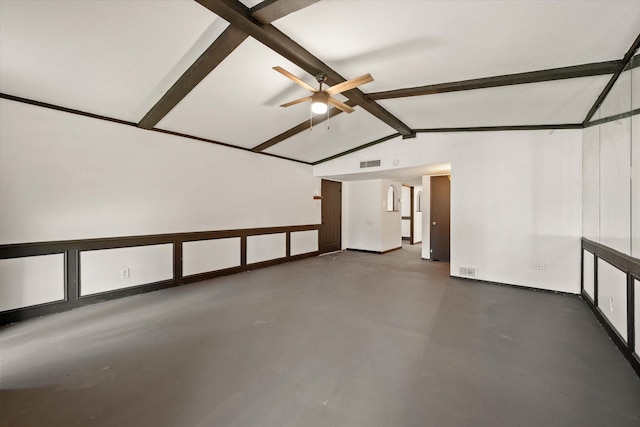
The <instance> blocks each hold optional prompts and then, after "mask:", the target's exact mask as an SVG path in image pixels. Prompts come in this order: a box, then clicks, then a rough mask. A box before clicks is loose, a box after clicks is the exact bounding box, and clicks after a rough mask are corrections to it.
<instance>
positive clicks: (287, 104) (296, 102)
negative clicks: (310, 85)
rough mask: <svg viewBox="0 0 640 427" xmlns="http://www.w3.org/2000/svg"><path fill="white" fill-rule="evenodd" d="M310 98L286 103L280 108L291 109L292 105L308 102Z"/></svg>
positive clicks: (306, 97)
mask: <svg viewBox="0 0 640 427" xmlns="http://www.w3.org/2000/svg"><path fill="white" fill-rule="evenodd" d="M310 99H311V97H310V96H305V97H304V98H300V99H296V100H295V101H291V102H287V103H286V104H282V105H281V107H291V106H292V105H296V104H300V103H301V102H304V101H308V100H310Z"/></svg>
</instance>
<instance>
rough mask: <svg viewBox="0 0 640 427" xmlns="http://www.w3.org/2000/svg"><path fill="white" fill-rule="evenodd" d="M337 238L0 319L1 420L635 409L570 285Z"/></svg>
mask: <svg viewBox="0 0 640 427" xmlns="http://www.w3.org/2000/svg"><path fill="white" fill-rule="evenodd" d="M448 267H449V265H448V264H445V263H435V262H430V261H424V260H421V259H420V246H419V245H417V246H404V247H403V249H402V250H398V251H394V252H391V253H388V254H386V255H374V254H366V253H360V252H338V253H335V254H329V255H325V256H321V257H316V258H309V259H305V260H302V261H297V262H292V263H288V264H283V265H278V266H274V267H269V268H265V269H261V270H257V271H251V272H246V273H239V274H236V275H232V276H227V277H222V278H218V279H214V280H209V281H205V282H200V283H196V284H191V285H187V286H182V287H178V288H171V289H167V290H163V291H158V292H153V293H149V294H141V295H136V296H132V297H127V298H123V299H119V300H113V301H109V302H105V303H101V304H98V305H93V306H87V307H83V308H80V309H76V310H73V311H70V312H65V313H60V314H56V315H52V316H49V317H43V318H38V319H32V320H27V321H24V322H22V323H18V324H14V325H10V326H6V327H3V328H1V329H0V351H1V362H2V363H1V365H0V369H1V371H0V377H1V389H2V390H1V394H0V408H2V410H1V411H0V414H1V415H0V425H1V426H22V427H26V426H42V425H48V426H69V425H91V426H158V427H160V426H185V427H189V426H216V427H223V426H308V427H310V426H336V427H337V426H345V427H346V426H349V427H357V426H366V427H373V426H394V427H404V426H416V427H419V426H420V427H423V426H603V425H611V426H613V425H615V426H638V425H639V424H640V404H639V402H640V379H639V378H638V377H637V376H636V375H635V373H634V371H633V369H632V368H631V366H630V365H629V364H628V362H627V361H626V360H625V359H624V357H623V356H622V355H621V354H620V353H619V352H618V350H617V349H616V347H615V346H614V345H613V343H612V342H610V340H609V338H608V337H607V335H606V333H605V331H604V330H603V329H602V327H601V326H600V324H599V323H598V321H597V320H596V318H595V317H594V316H593V314H592V313H591V312H590V311H589V309H588V308H587V306H586V304H585V303H584V302H583V301H582V300H581V299H579V298H578V297H573V296H564V295H559V294H553V293H547V292H536V291H530V290H524V289H518V288H513V287H507V286H497V285H491V284H485V283H476V282H473V281H467V280H460V279H452V278H450V277H449V270H448Z"/></svg>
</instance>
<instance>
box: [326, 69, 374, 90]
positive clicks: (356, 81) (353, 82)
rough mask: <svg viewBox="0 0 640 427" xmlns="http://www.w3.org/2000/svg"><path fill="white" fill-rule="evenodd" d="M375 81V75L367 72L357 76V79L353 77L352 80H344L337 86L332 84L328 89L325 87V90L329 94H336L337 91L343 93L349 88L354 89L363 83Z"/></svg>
mask: <svg viewBox="0 0 640 427" xmlns="http://www.w3.org/2000/svg"><path fill="white" fill-rule="evenodd" d="M372 81H373V77H371V74H368V73H367V74H365V75H363V76H360V77H356V78H355V79H351V80H347V81H346V82H342V83H338V84H337V85H335V86H331V87H330V88H328V89H325V90H324V91H325V92H326V93H328V94H329V95H335V94H336V93H342V92H345V91H347V90H349V89H353V88H354V87H357V86H360V85H363V84H365V83H369V82H372Z"/></svg>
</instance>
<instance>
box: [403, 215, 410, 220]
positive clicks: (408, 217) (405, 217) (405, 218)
mask: <svg viewBox="0 0 640 427" xmlns="http://www.w3.org/2000/svg"><path fill="white" fill-rule="evenodd" d="M402 219H403V220H404V221H408V220H410V219H411V217H410V216H403V217H402Z"/></svg>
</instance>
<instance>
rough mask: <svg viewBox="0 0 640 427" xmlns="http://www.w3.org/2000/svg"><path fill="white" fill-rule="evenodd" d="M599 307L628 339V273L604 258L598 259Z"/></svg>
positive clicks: (624, 337)
mask: <svg viewBox="0 0 640 427" xmlns="http://www.w3.org/2000/svg"><path fill="white" fill-rule="evenodd" d="M598 307H599V308H600V310H601V312H602V313H603V314H604V315H605V317H606V318H607V319H608V320H609V322H611V324H612V325H613V327H614V328H616V330H617V331H618V333H619V334H620V336H621V337H622V339H624V340H625V341H626V340H627V275H626V274H625V273H624V272H622V271H620V270H618V269H617V268H615V267H614V266H612V265H611V264H609V263H608V262H606V261H603V260H598Z"/></svg>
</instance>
